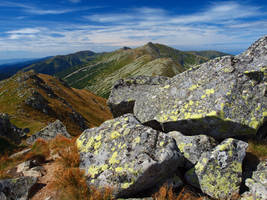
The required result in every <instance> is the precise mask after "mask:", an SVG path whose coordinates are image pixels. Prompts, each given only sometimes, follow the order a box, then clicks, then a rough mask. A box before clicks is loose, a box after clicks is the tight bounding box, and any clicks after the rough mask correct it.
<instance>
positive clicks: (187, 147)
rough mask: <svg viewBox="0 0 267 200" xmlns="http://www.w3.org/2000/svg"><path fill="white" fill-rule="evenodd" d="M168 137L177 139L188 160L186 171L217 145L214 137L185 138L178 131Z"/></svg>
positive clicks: (170, 133)
mask: <svg viewBox="0 0 267 200" xmlns="http://www.w3.org/2000/svg"><path fill="white" fill-rule="evenodd" d="M168 135H169V136H171V137H172V138H174V139H175V141H176V144H177V146H178V148H179V150H180V151H181V152H182V153H183V155H184V157H185V158H186V163H185V164H186V165H185V168H186V169H191V168H192V167H193V166H194V165H195V164H196V163H197V161H198V160H199V158H200V157H201V155H202V154H203V153H204V152H208V151H211V150H212V149H213V148H214V147H215V146H216V145H217V142H216V141H215V140H214V139H213V138H212V137H209V136H206V135H197V136H184V135H183V134H182V133H180V132H178V131H172V132H169V133H168Z"/></svg>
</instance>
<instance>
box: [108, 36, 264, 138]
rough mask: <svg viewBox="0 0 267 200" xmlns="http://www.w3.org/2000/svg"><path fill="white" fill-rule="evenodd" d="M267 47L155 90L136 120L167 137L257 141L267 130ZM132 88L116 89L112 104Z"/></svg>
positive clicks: (138, 105)
mask: <svg viewBox="0 0 267 200" xmlns="http://www.w3.org/2000/svg"><path fill="white" fill-rule="evenodd" d="M266 44H267V36H264V37H263V38H261V39H259V40H258V41H257V42H255V43H254V44H253V45H252V46H251V47H250V48H249V49H248V50H247V51H245V52H244V53H243V54H241V55H239V56H235V57H233V56H225V57H223V58H216V59H214V60H211V61H209V62H207V63H204V64H202V65H199V66H197V67H194V68H191V69H190V70H188V71H185V72H183V73H181V74H178V75H176V76H175V77H173V78H171V79H170V80H167V81H165V83H164V85H159V86H157V87H151V88H150V91H149V92H145V93H143V95H142V94H139V97H138V96H136V98H135V104H134V112H133V113H134V115H135V116H136V118H137V119H138V120H139V121H140V122H141V123H143V124H146V125H150V126H152V127H154V128H157V129H158V128H159V127H160V128H161V130H162V131H164V132H170V131H173V130H176V131H180V132H182V133H183V134H186V135H199V134H206V135H210V136H213V137H214V138H217V139H225V138H228V137H245V136H250V135H255V134H256V133H257V131H258V130H259V129H260V128H261V127H262V126H266V117H267V95H266V94H267V93H266V92H267V88H266V73H267V67H266V66H267V57H266V55H267V49H266ZM127 87H128V86H121V87H116V88H115V87H114V89H113V91H114V92H113V95H112V96H111V100H110V102H112V101H113V100H112V99H120V98H119V97H115V96H114V95H116V94H120V91H121V92H123V91H124V90H127ZM118 90H120V91H118ZM127 91H128V93H129V94H127V96H131V93H132V94H134V93H136V91H135V92H131V90H127ZM140 91H142V90H141V89H140ZM115 114H116V113H115ZM152 122H153V123H152ZM262 130H263V133H260V135H266V128H265V131H264V129H262Z"/></svg>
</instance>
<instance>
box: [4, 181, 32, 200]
mask: <svg viewBox="0 0 267 200" xmlns="http://www.w3.org/2000/svg"><path fill="white" fill-rule="evenodd" d="M36 181H37V178H36V177H20V178H15V179H5V180H0V199H1V200H2V199H3V200H14V199H16V200H27V199H28V195H29V191H30V189H31V188H32V186H33V185H34V184H35V183H36Z"/></svg>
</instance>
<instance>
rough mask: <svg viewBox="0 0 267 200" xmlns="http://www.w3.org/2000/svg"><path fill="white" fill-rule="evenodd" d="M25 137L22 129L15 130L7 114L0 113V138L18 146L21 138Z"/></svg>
mask: <svg viewBox="0 0 267 200" xmlns="http://www.w3.org/2000/svg"><path fill="white" fill-rule="evenodd" d="M24 136H25V133H24V132H23V130H22V129H20V128H17V127H16V126H15V125H13V124H12V123H11V122H10V121H9V116H8V114H5V113H0V137H4V138H7V139H8V140H9V141H11V142H14V143H16V144H19V143H20V141H21V138H22V137H24Z"/></svg>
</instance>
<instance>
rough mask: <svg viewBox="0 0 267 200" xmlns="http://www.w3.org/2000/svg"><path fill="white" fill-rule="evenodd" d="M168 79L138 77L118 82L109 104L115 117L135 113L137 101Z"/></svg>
mask: <svg viewBox="0 0 267 200" xmlns="http://www.w3.org/2000/svg"><path fill="white" fill-rule="evenodd" d="M168 79H169V78H167V77H163V76H153V77H152V76H137V77H131V78H126V79H120V80H118V81H117V82H116V83H115V85H114V86H113V88H112V91H111V94H110V96H109V98H108V102H107V104H108V106H109V108H110V111H111V113H112V115H113V117H119V116H122V115H124V114H126V113H133V107H134V104H135V101H136V99H139V98H142V96H143V95H144V93H147V92H150V91H151V89H152V88H153V87H156V86H158V85H162V84H163V83H164V82H165V81H166V80H168Z"/></svg>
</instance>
